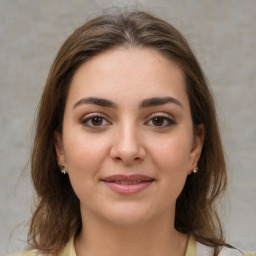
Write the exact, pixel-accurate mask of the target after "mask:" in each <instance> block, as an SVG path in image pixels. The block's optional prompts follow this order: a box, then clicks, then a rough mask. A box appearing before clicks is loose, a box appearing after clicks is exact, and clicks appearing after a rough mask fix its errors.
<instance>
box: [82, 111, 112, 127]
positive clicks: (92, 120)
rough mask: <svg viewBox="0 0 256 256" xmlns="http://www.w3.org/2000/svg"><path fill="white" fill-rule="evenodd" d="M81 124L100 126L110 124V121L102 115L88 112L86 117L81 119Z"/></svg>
mask: <svg viewBox="0 0 256 256" xmlns="http://www.w3.org/2000/svg"><path fill="white" fill-rule="evenodd" d="M81 123H82V125H84V126H86V127H89V128H96V127H99V128H100V127H102V126H106V125H110V123H109V122H108V121H107V120H106V119H105V118H104V117H102V116H99V115H97V114H90V115H88V117H87V118H85V119H83V120H81Z"/></svg>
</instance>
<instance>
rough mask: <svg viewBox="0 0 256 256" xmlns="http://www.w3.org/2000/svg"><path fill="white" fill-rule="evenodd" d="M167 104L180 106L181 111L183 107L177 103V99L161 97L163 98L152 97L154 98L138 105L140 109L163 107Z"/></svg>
mask: <svg viewBox="0 0 256 256" xmlns="http://www.w3.org/2000/svg"><path fill="white" fill-rule="evenodd" d="M167 103H174V104H176V105H178V106H180V107H181V108H182V109H183V106H182V104H181V102H180V101H178V100H177V99H175V98H173V97H163V98H161V97H154V98H150V99H145V100H143V101H142V103H141V104H140V107H141V108H146V107H152V106H158V105H164V104H167Z"/></svg>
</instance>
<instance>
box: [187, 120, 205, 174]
mask: <svg viewBox="0 0 256 256" xmlns="http://www.w3.org/2000/svg"><path fill="white" fill-rule="evenodd" d="M204 137H205V127H204V125H203V124H200V125H198V126H197V128H196V131H195V133H194V139H193V145H192V148H191V152H190V168H189V171H188V174H190V173H191V172H192V171H193V169H194V167H195V166H196V165H197V162H198V161H199V158H200V156H201V152H202V148H203V145H204Z"/></svg>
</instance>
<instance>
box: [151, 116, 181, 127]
mask: <svg viewBox="0 0 256 256" xmlns="http://www.w3.org/2000/svg"><path fill="white" fill-rule="evenodd" d="M175 123H176V122H175V121H174V120H173V119H171V118H170V117H166V116H160V115H157V116H154V117H152V118H151V119H150V120H149V121H148V122H147V123H146V124H147V125H149V126H155V127H167V126H170V125H172V124H175Z"/></svg>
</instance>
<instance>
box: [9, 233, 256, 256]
mask: <svg viewBox="0 0 256 256" xmlns="http://www.w3.org/2000/svg"><path fill="white" fill-rule="evenodd" d="M196 245H197V243H196V241H195V238H194V236H189V239H188V246H187V250H186V254H185V256H197V251H196V249H197V248H196V247H197V246H196ZM235 251H236V254H234V255H237V253H238V251H237V250H235ZM220 254H221V255H223V256H224V255H230V256H232V255H233V254H232V253H228V254H226V253H220ZM241 255H243V256H256V254H255V253H242V254H241ZM12 256H40V254H37V253H36V252H34V251H25V252H23V253H18V254H14V255H12ZM60 256H76V251H75V247H74V239H71V240H70V241H69V242H68V243H67V245H66V246H65V248H64V249H63V251H62V252H61V254H60ZM205 256H206V255H205Z"/></svg>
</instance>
